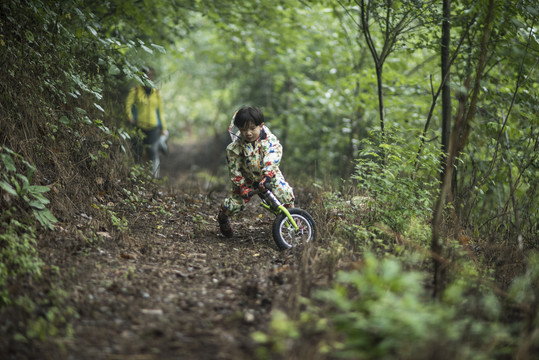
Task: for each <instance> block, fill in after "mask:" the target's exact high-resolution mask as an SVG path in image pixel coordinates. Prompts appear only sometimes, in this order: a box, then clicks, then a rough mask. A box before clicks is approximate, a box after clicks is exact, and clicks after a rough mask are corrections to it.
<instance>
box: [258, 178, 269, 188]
mask: <svg viewBox="0 0 539 360" xmlns="http://www.w3.org/2000/svg"><path fill="white" fill-rule="evenodd" d="M270 188H271V178H270V177H269V176H264V177H263V178H262V180H260V182H259V183H258V190H260V191H262V192H264V191H266V189H268V190H269V189H270Z"/></svg>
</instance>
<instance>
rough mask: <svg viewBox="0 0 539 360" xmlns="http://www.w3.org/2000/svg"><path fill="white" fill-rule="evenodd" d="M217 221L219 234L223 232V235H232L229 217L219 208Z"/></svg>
mask: <svg viewBox="0 0 539 360" xmlns="http://www.w3.org/2000/svg"><path fill="white" fill-rule="evenodd" d="M217 221H218V222H219V230H220V231H221V234H223V235H224V236H225V237H232V235H234V232H233V231H232V226H231V225H230V219H229V218H228V216H226V214H225V213H224V212H223V211H222V210H219V215H217Z"/></svg>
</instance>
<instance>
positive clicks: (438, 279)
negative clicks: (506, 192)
mask: <svg viewBox="0 0 539 360" xmlns="http://www.w3.org/2000/svg"><path fill="white" fill-rule="evenodd" d="M493 18H494V0H490V1H489V3H488V9H487V17H486V19H485V25H484V27H483V36H482V38H481V50H480V53H479V62H478V64H477V70H476V74H475V80H474V88H473V90H472V96H471V100H470V107H469V109H468V111H467V112H466V113H464V114H462V116H459V117H457V118H456V119H455V124H454V126H453V131H452V133H451V135H450V141H449V153H448V157H447V161H446V164H445V172H444V178H443V181H442V189H441V191H440V196H439V197H438V201H437V202H436V206H435V208H434V214H433V222H432V242H431V249H432V253H433V262H434V277H433V286H434V287H433V297H439V296H441V295H442V293H443V290H444V285H445V278H444V276H443V274H444V272H445V267H444V266H443V263H442V261H441V259H443V258H444V256H443V254H444V250H445V249H444V246H443V242H442V240H441V239H440V233H441V231H440V227H441V223H442V214H443V209H444V206H445V202H446V198H447V196H448V194H449V190H450V186H451V177H452V175H453V163H454V161H455V158H456V157H457V156H458V154H459V153H460V152H461V151H462V149H463V148H464V145H465V144H466V142H467V140H468V136H469V134H470V124H471V122H472V120H473V118H474V116H475V111H476V108H477V101H478V98H479V91H480V82H481V78H482V76H483V71H484V69H485V64H486V58H487V51H488V49H487V45H488V40H489V38H490V33H491V31H492V23H493Z"/></svg>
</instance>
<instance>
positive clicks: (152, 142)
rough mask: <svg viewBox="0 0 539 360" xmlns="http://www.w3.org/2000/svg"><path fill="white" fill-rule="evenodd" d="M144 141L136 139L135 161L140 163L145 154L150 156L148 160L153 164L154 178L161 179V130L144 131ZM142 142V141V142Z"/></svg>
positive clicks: (156, 128)
mask: <svg viewBox="0 0 539 360" xmlns="http://www.w3.org/2000/svg"><path fill="white" fill-rule="evenodd" d="M141 131H142V134H143V136H142V139H140V138H136V139H135V141H136V144H135V161H136V162H137V163H140V162H141V160H142V158H143V156H144V152H146V155H147V156H148V160H150V161H151V162H152V174H153V176H154V177H156V178H157V177H159V165H160V161H159V136H160V135H161V129H160V128H159V127H155V128H153V129H151V130H143V129H141ZM141 140H142V141H141Z"/></svg>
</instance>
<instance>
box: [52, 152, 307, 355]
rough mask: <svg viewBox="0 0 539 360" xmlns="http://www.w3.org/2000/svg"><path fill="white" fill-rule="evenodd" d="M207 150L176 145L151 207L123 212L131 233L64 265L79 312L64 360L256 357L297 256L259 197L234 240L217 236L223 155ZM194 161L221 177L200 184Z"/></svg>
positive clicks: (290, 282) (290, 289) (291, 285)
mask: <svg viewBox="0 0 539 360" xmlns="http://www.w3.org/2000/svg"><path fill="white" fill-rule="evenodd" d="M206 150H207V152H206V151H202V150H200V149H199V150H197V151H194V150H193V149H191V150H189V148H174V147H172V148H171V152H170V154H169V155H168V156H167V157H166V158H165V159H164V163H163V164H164V165H163V170H162V175H163V176H166V177H167V178H168V179H169V180H170V181H169V183H168V185H166V186H165V188H166V189H163V191H162V192H161V193H160V194H159V195H158V196H157V197H156V199H155V201H154V202H153V203H151V205H148V206H147V208H146V211H144V212H138V213H131V214H130V213H129V212H127V213H126V214H127V215H128V216H129V217H128V221H129V224H130V230H129V232H128V234H127V235H125V234H118V235H115V234H107V235H106V236H110V237H111V239H107V242H108V243H109V244H110V243H111V242H112V241H113V240H116V243H115V244H114V245H113V246H112V245H108V246H107V245H106V243H107V242H104V243H103V245H102V246H96V247H95V249H92V250H90V251H88V250H85V251H81V252H77V251H74V253H73V254H71V255H70V256H69V258H67V259H66V260H65V263H60V264H58V265H59V266H60V268H61V271H62V272H64V271H65V272H72V273H73V275H72V278H71V282H72V284H71V285H69V290H68V291H69V292H70V293H69V297H70V298H71V300H72V303H71V305H72V306H73V307H74V308H75V310H76V311H77V312H78V314H79V319H78V320H77V321H76V323H75V324H74V328H73V331H74V335H73V337H72V339H70V340H67V341H66V343H65V344H64V345H65V349H66V352H67V356H66V358H68V359H197V360H201V359H236V360H237V359H253V358H255V352H256V349H255V344H254V343H253V341H252V339H251V334H252V332H253V331H255V330H265V329H266V326H267V323H268V320H269V315H270V311H271V310H272V308H274V307H275V306H286V304H287V301H288V298H289V297H290V296H291V294H293V293H294V291H295V288H296V286H295V282H296V279H294V276H291V275H290V274H292V272H290V271H288V270H289V269H292V268H294V267H295V266H297V264H298V263H299V262H300V260H299V258H300V254H299V252H298V251H295V250H292V251H286V252H279V251H278V250H277V248H276V246H275V244H274V243H273V240H272V238H271V223H272V220H273V219H272V218H271V217H270V216H269V215H268V214H265V213H264V214H263V212H262V209H260V208H259V207H258V206H257V202H256V201H252V202H250V203H249V204H248V209H247V211H245V212H244V213H242V216H241V218H237V219H235V220H234V221H233V226H234V230H235V232H236V235H235V237H234V238H232V239H226V238H224V237H222V236H221V235H220V234H219V231H218V227H217V224H216V221H215V215H216V211H217V209H218V206H219V204H220V202H221V200H222V199H223V197H224V196H225V192H224V186H223V185H222V181H221V180H222V179H221V180H218V178H219V177H220V176H221V174H222V173H219V171H220V170H219V169H218V168H217V167H216V166H215V165H214V164H217V163H218V162H221V161H222V159H219V156H213V154H214V153H215V152H213V151H212V149H211V148H206ZM204 159H206V160H204ZM195 164H205V165H206V166H207V168H206V173H209V174H214V175H210V179H209V180H207V178H208V176H207V175H206V180H204V178H203V179H202V180H201V178H200V177H197V176H196V173H197V170H200V165H199V168H197V169H195V168H194V166H195ZM220 181H221V182H220ZM219 183H220V184H221V185H218V184H219ZM160 209H166V212H168V213H169V214H172V215H171V216H167V215H165V214H162V213H161V211H160ZM285 270H286V271H285Z"/></svg>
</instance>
